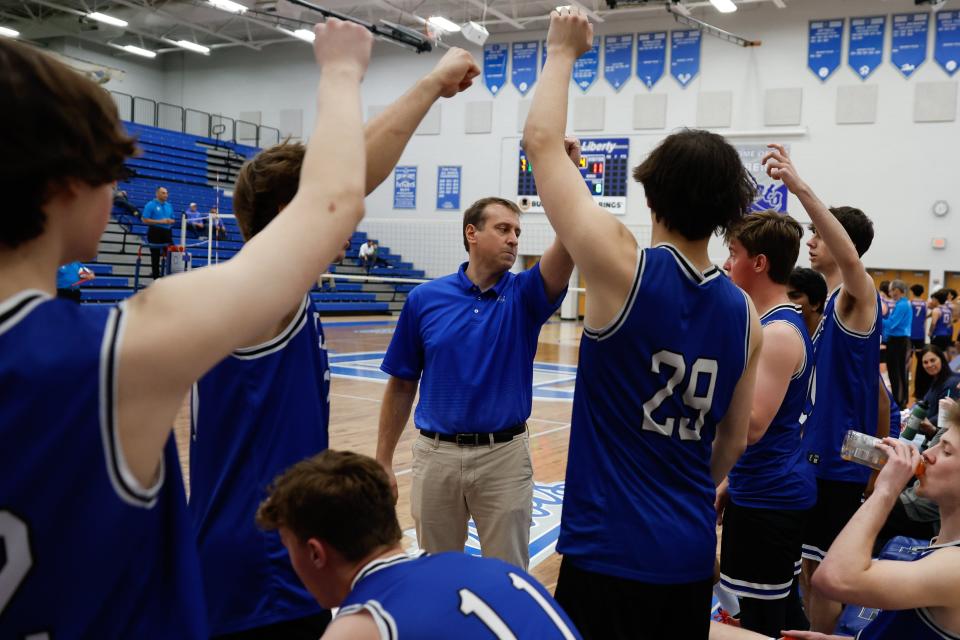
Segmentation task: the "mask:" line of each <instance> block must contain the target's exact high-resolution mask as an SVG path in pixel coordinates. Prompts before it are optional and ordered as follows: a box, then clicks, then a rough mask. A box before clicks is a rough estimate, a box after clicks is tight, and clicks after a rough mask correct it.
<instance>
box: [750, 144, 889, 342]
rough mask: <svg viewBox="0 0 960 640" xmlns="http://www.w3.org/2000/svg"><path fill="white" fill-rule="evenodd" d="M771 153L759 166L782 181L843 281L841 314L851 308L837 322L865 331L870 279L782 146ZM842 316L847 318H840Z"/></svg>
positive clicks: (871, 314) (871, 311)
mask: <svg viewBox="0 0 960 640" xmlns="http://www.w3.org/2000/svg"><path fill="white" fill-rule="evenodd" d="M767 146H768V147H770V149H771V151H770V152H768V153H767V154H766V155H765V156H764V157H763V164H764V166H765V167H766V169H767V175H769V176H770V177H771V178H773V179H775V180H782V181H783V183H784V184H785V185H786V186H787V188H788V189H789V190H790V192H791V193H793V194H794V195H795V196H797V198H798V199H799V200H800V204H802V205H803V208H804V210H806V212H807V215H809V216H810V222H811V223H812V224H813V226H814V228H815V229H816V230H817V234H818V235H819V236H820V238H822V239H823V242H824V244H826V245H827V248H828V249H830V253H831V254H832V255H833V258H834V260H836V262H837V266H838V267H839V268H840V273H841V276H842V278H843V289H842V294H841V295H842V296H846V297H849V298H850V299H851V301H852V303H853V304H852V305H847V304H843V303H841V313H842V312H843V309H844V308H847V307H849V308H853V309H854V312H853V313H852V314H849V317H842V318H841V319H842V320H844V321H845V323H846V324H847V325H848V326H849V327H850V328H851V329H853V330H855V331H867V330H868V329H869V328H870V327H871V326H872V325H873V322H874V319H875V314H876V302H875V301H876V296H877V290H876V288H875V287H874V283H873V278H871V277H870V274H869V273H867V269H866V267H864V266H863V262H861V261H860V255H859V254H858V253H857V248H856V247H855V246H854V244H853V241H852V240H850V236H849V235H847V232H846V230H845V229H844V228H843V225H841V224H840V222H839V221H838V220H837V219H836V217H834V215H833V214H832V213H830V209H828V208H827V206H826V205H825V204H824V203H823V201H821V200H820V198H818V197H817V194H816V193H814V192H813V189H811V188H810V186H809V185H808V184H807V183H806V182H804V181H803V180H802V179H801V178H800V176H799V174H798V173H797V169H796V167H795V166H794V164H793V161H792V160H791V159H790V156H789V154H787V151H786V149H784V147H783V145H779V144H770V145H767ZM844 315H845V316H846V315H847V314H844Z"/></svg>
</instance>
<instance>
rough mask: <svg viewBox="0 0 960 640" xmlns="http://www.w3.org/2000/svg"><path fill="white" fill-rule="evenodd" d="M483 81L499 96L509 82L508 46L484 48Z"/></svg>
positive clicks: (500, 45)
mask: <svg viewBox="0 0 960 640" xmlns="http://www.w3.org/2000/svg"><path fill="white" fill-rule="evenodd" d="M483 81H484V83H485V84H486V85H487V89H489V90H490V93H492V94H493V95H497V94H498V93H500V89H502V88H503V85H504V84H506V82H507V45H505V44H488V45H487V46H485V47H484V48H483Z"/></svg>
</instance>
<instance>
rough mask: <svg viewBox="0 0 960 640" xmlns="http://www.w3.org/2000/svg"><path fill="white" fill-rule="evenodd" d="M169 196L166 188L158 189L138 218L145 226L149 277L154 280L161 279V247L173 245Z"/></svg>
mask: <svg viewBox="0 0 960 640" xmlns="http://www.w3.org/2000/svg"><path fill="white" fill-rule="evenodd" d="M168 197H169V194H168V193H167V189H166V187H158V188H157V194H156V197H155V198H154V199H153V200H151V201H150V202H148V203H147V206H145V207H144V208H143V215H142V216H141V217H140V219H141V220H143V222H144V224H146V225H147V242H149V243H150V244H151V245H162V246H156V247H150V275H151V277H153V279H154V280H156V279H157V278H159V277H161V276H162V275H163V272H162V271H161V269H160V256H161V255H163V246H165V245H168V244H173V231H172V229H173V205H172V204H170V203H169V202H167V198H168Z"/></svg>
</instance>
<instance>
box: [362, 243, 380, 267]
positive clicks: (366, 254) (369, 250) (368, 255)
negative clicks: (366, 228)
mask: <svg viewBox="0 0 960 640" xmlns="http://www.w3.org/2000/svg"><path fill="white" fill-rule="evenodd" d="M358 253H359V255H360V262H361V264H362V265H363V268H364V269H366V270H367V273H370V269H371V268H372V267H374V266H375V265H376V263H377V243H376V242H374V241H373V240H367V241H366V242H365V243H363V244H362V245H360V251H359V252H358Z"/></svg>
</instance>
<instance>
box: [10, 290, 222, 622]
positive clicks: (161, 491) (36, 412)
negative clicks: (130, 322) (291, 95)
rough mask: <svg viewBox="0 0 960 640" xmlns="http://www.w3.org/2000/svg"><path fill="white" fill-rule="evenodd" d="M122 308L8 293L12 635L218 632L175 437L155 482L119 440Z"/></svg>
mask: <svg viewBox="0 0 960 640" xmlns="http://www.w3.org/2000/svg"><path fill="white" fill-rule="evenodd" d="M125 317H126V316H125V312H124V308H123V306H122V305H121V306H120V307H114V308H112V309H109V310H107V309H102V310H101V309H90V308H83V307H81V306H80V305H77V304H75V303H73V302H68V301H63V300H53V299H50V297H49V296H48V295H46V294H45V293H42V292H40V291H34V290H30V291H22V292H20V293H18V294H16V295H14V296H12V297H10V298H8V299H7V300H5V301H2V302H0V353H2V354H3V357H2V358H0V408H2V409H0V411H2V418H0V443H2V445H0V474H2V477H3V479H2V481H0V538H2V540H0V550H2V551H0V629H2V631H0V636H2V637H4V638H27V637H28V636H29V637H48V636H49V637H50V638H62V639H67V638H137V639H138V640H139V639H154V638H155V639H158V640H160V639H163V640H166V639H168V638H207V637H208V633H207V626H206V614H205V607H204V604H203V590H202V588H201V586H200V574H199V568H198V562H197V556H196V552H195V550H194V546H193V538H192V535H191V532H190V523H189V520H188V518H187V513H186V505H185V495H184V491H183V484H182V482H181V479H180V463H179V461H178V459H177V453H176V448H175V446H174V443H173V439H172V438H171V439H170V440H169V441H168V443H167V448H166V451H165V459H164V461H163V463H162V464H161V467H160V471H159V474H158V477H157V480H156V482H155V483H154V484H153V486H150V487H142V486H140V484H139V483H138V482H137V481H136V479H135V478H134V477H133V475H132V474H131V472H130V470H129V468H128V467H127V465H126V461H125V459H124V457H123V452H122V451H121V449H120V446H119V434H118V433H117V428H116V415H117V407H116V392H117V379H116V373H117V359H118V357H119V349H118V347H119V344H120V342H121V340H122V338H123V331H124V322H125ZM34 634H36V635H34Z"/></svg>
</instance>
